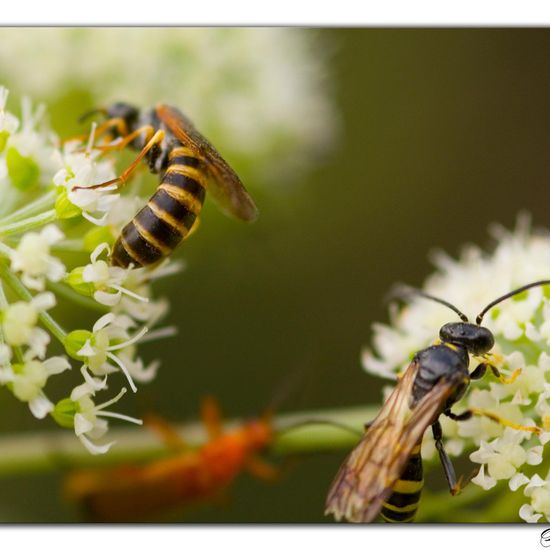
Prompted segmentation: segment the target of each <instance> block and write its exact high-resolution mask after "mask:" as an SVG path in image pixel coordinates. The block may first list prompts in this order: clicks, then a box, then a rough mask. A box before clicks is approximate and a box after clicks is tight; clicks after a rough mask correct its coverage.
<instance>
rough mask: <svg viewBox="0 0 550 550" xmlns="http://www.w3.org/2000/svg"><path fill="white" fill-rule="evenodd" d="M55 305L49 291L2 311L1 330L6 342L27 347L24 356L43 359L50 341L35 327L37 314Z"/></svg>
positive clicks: (46, 334) (42, 331) (45, 334)
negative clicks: (27, 351) (27, 350)
mask: <svg viewBox="0 0 550 550" xmlns="http://www.w3.org/2000/svg"><path fill="white" fill-rule="evenodd" d="M54 305H55V296H54V295H53V294H52V293H51V292H44V293H42V294H37V295H36V296H35V297H34V298H33V299H32V300H31V301H30V302H15V303H13V304H10V305H9V306H8V307H7V308H6V309H4V310H3V311H2V330H3V333H4V338H5V339H6V343H7V344H9V345H11V346H23V345H26V346H28V347H29V353H28V354H27V355H26V357H38V358H40V359H43V358H44V357H45V354H46V347H47V345H48V343H49V341H50V336H49V335H48V333H47V332H46V331H45V330H43V329H41V328H39V327H37V326H36V324H37V322H38V314H39V313H40V312H41V311H45V310H47V309H50V308H51V307H53V306H54Z"/></svg>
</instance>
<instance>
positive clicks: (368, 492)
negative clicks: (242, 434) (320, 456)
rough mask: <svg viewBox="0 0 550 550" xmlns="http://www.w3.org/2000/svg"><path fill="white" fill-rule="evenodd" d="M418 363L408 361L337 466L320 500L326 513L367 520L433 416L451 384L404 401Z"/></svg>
mask: <svg viewBox="0 0 550 550" xmlns="http://www.w3.org/2000/svg"><path fill="white" fill-rule="evenodd" d="M418 368H419V364H418V363H417V362H416V361H413V362H412V363H411V364H410V365H409V367H408V368H407V370H406V371H405V374H404V375H403V376H402V378H401V379H400V380H399V383H398V384H397V386H396V387H395V389H394V390H393V392H392V393H391V395H390V397H389V398H388V399H387V401H386V402H385V403H384V405H383V407H382V409H381V410H380V412H379V414H378V416H377V417H376V418H375V419H374V421H373V423H372V425H371V426H370V427H369V428H368V430H367V432H366V433H365V434H364V435H363V437H362V439H361V441H360V442H359V444H358V445H357V447H355V449H354V450H353V451H352V452H351V453H350V455H349V456H348V458H347V459H346V461H345V462H344V464H342V466H341V467H340V470H339V471H338V473H337V475H336V478H335V479H334V481H333V483H332V485H331V488H330V490H329V494H328V497H327V500H326V511H325V513H327V514H334V516H335V518H336V519H337V520H340V519H342V518H345V519H347V520H348V521H352V522H357V523H366V522H370V521H373V520H374V519H375V518H376V516H378V514H379V512H380V509H381V508H382V505H383V503H384V501H385V500H386V499H387V498H388V497H389V496H390V494H391V493H392V487H393V485H394V483H395V482H396V481H397V479H398V478H399V475H400V474H401V472H402V470H403V468H404V467H405V464H406V462H407V460H408V458H409V456H410V454H411V451H412V449H413V447H414V446H415V445H416V444H417V443H418V441H419V440H420V439H421V438H422V435H423V434H424V432H425V431H426V429H427V427H428V426H429V425H430V424H431V423H432V422H434V420H435V418H436V417H437V415H438V414H439V412H440V410H441V407H442V406H443V404H444V403H445V401H446V400H447V398H448V396H449V395H450V393H451V391H452V388H453V387H454V383H453V381H450V380H440V381H439V382H438V383H437V384H436V385H435V386H434V388H433V389H432V390H431V391H430V392H429V393H428V394H427V395H426V396H425V397H424V398H422V400H420V401H419V403H417V405H416V406H415V408H414V409H413V410H411V409H410V407H409V399H410V396H411V392H412V388H413V384H414V379H415V376H416V373H417V372H418Z"/></svg>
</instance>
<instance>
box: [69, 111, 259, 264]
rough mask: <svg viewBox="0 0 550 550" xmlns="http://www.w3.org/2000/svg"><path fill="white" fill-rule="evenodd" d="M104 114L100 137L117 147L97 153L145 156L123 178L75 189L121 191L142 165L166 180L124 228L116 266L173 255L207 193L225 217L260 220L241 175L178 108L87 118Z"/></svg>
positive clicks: (116, 248)
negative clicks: (106, 135) (112, 188)
mask: <svg viewBox="0 0 550 550" xmlns="http://www.w3.org/2000/svg"><path fill="white" fill-rule="evenodd" d="M98 112H100V113H101V114H103V115H104V116H106V117H107V120H106V121H105V122H104V123H103V124H101V125H100V126H99V127H98V128H97V130H96V132H95V136H96V137H97V136H99V135H101V134H103V133H105V132H109V133H110V134H111V138H112V139H113V142H112V143H111V144H107V145H100V146H97V147H96V148H97V149H100V150H103V151H109V150H119V149H122V148H124V147H126V146H129V147H131V148H133V149H135V150H138V151H139V154H138V156H137V157H136V159H135V160H134V162H132V164H130V166H129V167H128V168H127V169H126V170H125V171H124V172H123V173H122V174H121V175H120V176H119V177H117V178H115V179H113V180H110V181H107V182H103V183H100V184H98V185H93V186H90V187H85V188H82V187H78V186H77V187H74V188H73V189H95V188H100V187H108V186H112V185H116V186H119V187H121V186H123V185H124V184H125V183H127V181H128V179H129V178H130V176H131V175H132V173H133V171H134V170H135V169H136V168H137V167H138V166H139V164H140V162H141V161H145V162H147V164H148V166H149V169H150V171H151V172H152V173H154V174H159V177H160V182H159V186H158V188H157V190H156V191H155V193H154V194H153V196H152V197H151V198H150V199H149V201H148V202H147V204H146V205H145V206H144V207H143V208H142V209H141V210H140V211H139V212H138V213H137V214H136V216H135V217H134V218H133V219H132V220H131V221H130V222H129V223H128V224H127V225H126V226H125V227H124V228H123V229H122V232H121V234H120V236H119V237H118V239H117V241H116V243H115V245H114V248H113V251H112V254H111V263H112V264H113V265H117V266H120V267H129V266H130V265H133V266H134V267H143V266H148V265H151V264H154V263H156V262H158V261H159V260H161V259H162V258H165V257H166V256H168V255H170V254H171V253H172V251H173V250H174V249H175V248H176V246H177V245H178V244H179V243H180V242H181V241H182V240H183V239H184V238H185V237H187V236H188V235H189V234H190V233H191V231H193V230H194V228H196V226H197V223H198V216H199V213H200V211H201V209H202V206H203V203H204V198H205V195H206V189H208V192H209V193H210V194H211V195H212V196H213V197H214V199H215V200H216V201H217V202H218V204H219V206H220V208H221V209H222V210H223V211H224V212H225V213H227V214H229V215H233V216H234V217H236V218H238V219H241V220H243V221H247V222H251V221H254V220H255V219H256V217H257V215H258V210H257V208H256V205H255V204H254V201H253V200H252V198H251V197H250V195H249V194H248V192H247V191H246V189H245V187H244V186H243V184H242V182H241V180H240V179H239V176H238V175H237V174H236V172H235V171H234V170H233V169H232V168H231V167H230V166H229V164H227V162H226V161H225V160H224V159H223V158H222V156H221V155H220V154H219V153H218V151H217V150H216V149H215V148H214V146H213V145H212V144H211V143H210V142H209V141H208V140H207V139H206V138H205V137H204V136H203V135H202V134H201V133H200V132H199V131H198V130H197V129H196V128H195V126H194V125H193V123H192V122H191V121H190V120H189V119H188V118H187V117H186V116H185V115H184V114H183V113H182V112H181V111H179V110H178V109H177V108H176V107H172V106H170V105H165V104H159V105H157V106H156V107H155V108H154V109H150V110H147V111H144V112H140V111H139V110H138V109H137V108H136V107H134V106H132V105H129V104H127V103H115V104H113V105H111V106H110V107H108V108H106V109H94V110H93V111H90V112H89V113H86V114H85V115H84V116H83V117H82V119H83V118H86V117H87V116H89V115H92V114H96V113H98Z"/></svg>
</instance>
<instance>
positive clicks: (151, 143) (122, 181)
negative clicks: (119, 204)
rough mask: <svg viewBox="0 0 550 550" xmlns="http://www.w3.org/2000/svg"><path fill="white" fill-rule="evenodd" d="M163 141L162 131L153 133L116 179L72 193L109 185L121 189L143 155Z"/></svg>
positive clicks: (76, 187)
mask: <svg viewBox="0 0 550 550" xmlns="http://www.w3.org/2000/svg"><path fill="white" fill-rule="evenodd" d="M163 139H164V131H163V130H157V131H156V132H155V135H154V136H153V137H152V138H151V139H150V140H149V141H148V142H147V144H146V145H145V147H144V148H143V149H142V150H141V151H140V153H139V155H138V156H137V157H136V158H135V160H134V162H132V164H130V166H128V168H126V170H124V172H122V174H121V175H120V176H119V177H118V178H114V179H112V180H109V181H105V182H103V183H98V184H97V185H90V186H87V187H79V186H75V187H73V191H74V190H75V189H99V188H100V187H108V186H109V185H117V186H118V187H122V186H123V185H124V184H125V183H126V182H127V181H128V178H129V177H130V175H131V174H132V172H133V171H134V170H135V169H136V168H137V167H138V166H139V163H140V162H141V161H142V160H143V158H144V157H145V155H146V154H147V153H148V152H149V150H150V149H151V148H152V147H154V146H155V145H158V144H159V143H161V142H162V140H163Z"/></svg>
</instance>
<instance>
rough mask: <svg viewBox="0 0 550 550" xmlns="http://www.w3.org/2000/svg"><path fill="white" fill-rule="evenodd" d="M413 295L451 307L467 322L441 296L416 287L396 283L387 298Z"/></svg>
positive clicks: (465, 320) (464, 319)
mask: <svg viewBox="0 0 550 550" xmlns="http://www.w3.org/2000/svg"><path fill="white" fill-rule="evenodd" d="M413 296H421V297H422V298H427V299H428V300H432V301H433V302H437V303H438V304H442V305H444V306H446V307H448V308H449V309H452V310H453V311H454V312H455V313H456V314H457V315H458V316H459V317H460V319H462V321H464V322H465V323H468V322H469V321H468V317H466V315H465V314H464V313H462V311H460V309H458V308H457V307H456V306H453V304H451V303H449V302H447V301H445V300H442V299H441V298H438V297H437V296H432V295H431V294H427V293H426V292H424V291H422V290H419V289H417V288H413V287H410V286H407V285H398V286H397V287H395V288H394V289H393V290H392V291H391V292H390V294H389V296H388V299H390V300H395V299H398V300H409V299H410V298H412V297H413Z"/></svg>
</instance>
